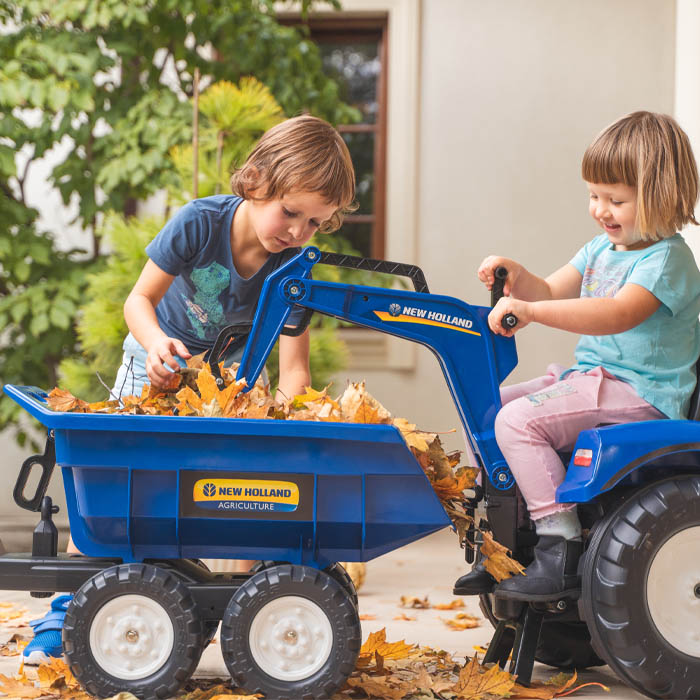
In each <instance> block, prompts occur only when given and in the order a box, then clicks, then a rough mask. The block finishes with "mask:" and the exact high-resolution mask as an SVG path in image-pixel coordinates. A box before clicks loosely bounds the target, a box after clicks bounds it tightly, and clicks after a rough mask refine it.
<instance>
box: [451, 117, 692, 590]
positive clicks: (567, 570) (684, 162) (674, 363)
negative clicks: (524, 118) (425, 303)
mask: <svg viewBox="0 0 700 700" xmlns="http://www.w3.org/2000/svg"><path fill="white" fill-rule="evenodd" d="M582 173H583V179H584V180H585V181H586V184H587V186H588V191H589V199H590V201H589V213H590V215H591V216H592V217H593V219H594V220H595V221H596V223H597V224H598V226H600V228H602V229H603V233H602V234H600V235H599V236H597V237H596V238H594V239H593V240H592V241H590V242H589V243H587V244H586V245H585V246H584V247H583V248H582V249H581V250H580V251H579V252H578V253H577V254H576V255H575V256H574V257H573V259H572V260H571V262H569V263H568V264H567V265H565V266H564V267H562V268H560V269H559V270H557V271H556V272H554V273H553V274H551V275H550V276H549V277H547V278H545V279H543V278H541V277H538V276H537V275H534V274H533V273H531V272H529V271H528V270H526V269H525V268H524V267H523V266H522V265H520V264H519V263H517V262H515V261H513V260H510V259H508V258H502V257H498V256H490V257H488V258H486V259H485V260H484V261H483V262H482V263H481V266H480V267H479V270H478V276H479V279H480V280H481V281H482V282H483V283H484V284H485V285H486V287H487V288H489V289H490V288H491V286H492V285H493V281H494V270H495V269H496V268H497V267H498V266H504V267H505V268H506V269H507V270H508V277H507V279H506V284H505V293H506V294H510V296H506V297H504V298H502V299H501V300H500V301H499V302H498V304H496V306H495V307H494V309H493V311H492V312H491V313H490V315H489V326H490V327H491V330H493V332H494V333H499V334H501V335H507V336H510V335H513V333H514V332H517V331H519V330H521V329H522V328H524V327H525V326H527V325H528V324H529V323H532V322H537V323H542V324H544V325H546V326H551V327H552V328H559V329H561V330H565V331H570V332H572V333H579V334H581V339H580V340H579V342H578V345H577V347H576V353H575V355H576V363H575V364H574V365H573V367H570V368H569V369H565V368H564V367H560V366H557V365H550V366H549V367H548V368H547V374H546V375H545V376H543V377H539V378H537V379H533V380H531V381H528V382H524V383H522V384H518V385H516V386H511V387H506V388H504V389H503V390H502V402H503V407H502V409H501V411H500V412H499V414H498V416H497V417H496V426H495V428H496V439H497V441H498V445H499V447H500V448H501V451H502V452H503V455H504V457H505V458H506V461H507V462H508V465H509V467H510V469H511V470H512V472H513V475H514V476H515V479H516V481H517V483H518V486H519V488H520V491H521V493H522V495H523V497H524V499H525V501H526V503H527V506H528V510H529V512H530V516H531V517H532V519H533V520H534V523H535V528H536V531H537V534H538V536H539V541H538V544H537V546H536V548H535V558H534V561H533V562H532V564H530V566H528V567H527V569H526V570H525V573H526V576H518V577H514V578H511V579H507V580H506V581H503V582H502V583H501V584H499V585H498V586H497V588H496V592H497V593H498V595H499V596H501V597H504V598H511V599H516V600H549V599H556V598H560V597H562V596H563V595H566V594H567V593H571V592H572V590H573V589H575V588H576V584H577V578H576V565H577V562H578V558H579V557H580V554H581V551H582V541H581V524H580V522H579V519H578V516H577V513H576V508H575V506H573V505H570V504H563V503H556V502H555V492H556V489H557V487H558V486H559V485H560V484H561V483H562V481H563V480H564V476H565V467H564V465H563V464H562V462H561V460H560V458H559V456H558V455H557V450H567V449H571V448H572V447H573V445H574V443H575V441H576V438H577V436H578V434H579V433H580V432H581V431H582V430H587V429H591V428H594V427H595V426H597V425H599V424H601V423H620V422H629V421H641V420H656V419H661V418H666V417H668V418H685V417H686V414H687V410H688V404H689V401H690V396H691V394H692V392H693V389H694V387H695V384H696V377H695V369H694V368H695V363H696V361H697V359H698V355H699V354H700V326H699V324H698V313H700V272H698V268H697V266H696V264H695V261H694V259H693V254H692V253H691V251H690V249H689V248H688V246H687V245H686V243H685V241H684V240H683V238H682V237H681V236H680V234H679V233H677V231H678V230H679V229H681V228H682V227H683V226H684V225H685V224H687V223H693V224H697V223H698V222H697V221H696V220H695V217H694V215H693V208H694V206H695V202H696V201H697V198H698V173H697V168H696V164H695V160H694V158H693V153H692V150H691V147H690V143H689V141H688V137H687V136H686V134H685V133H684V132H683V130H682V129H681V128H680V127H679V126H678V124H677V123H676V122H675V121H674V120H673V119H672V118H671V117H668V116H666V115H662V114H653V113H650V112H635V113H633V114H630V115H628V116H626V117H623V118H622V119H620V120H619V121H617V122H615V123H614V124H612V125H611V126H609V127H608V128H607V129H605V130H604V131H603V132H602V133H601V134H600V135H599V136H598V137H597V138H596V139H595V140H594V141H593V143H592V144H591V145H590V146H589V147H588V149H587V150H586V152H585V154H584V156H583V165H582ZM508 313H512V314H515V316H516V317H517V318H518V324H517V326H516V327H515V329H513V330H509V329H507V328H504V327H503V326H502V325H501V319H502V318H503V316H504V315H505V314H508ZM493 583H494V581H493V579H491V577H490V576H489V575H488V573H487V572H486V571H485V570H483V567H480V568H479V567H475V570H474V571H472V573H471V574H469V575H467V576H463V577H462V578H461V579H460V580H459V581H458V582H457V584H456V588H462V589H465V588H466V589H467V592H469V593H474V592H476V593H480V592H485V591H487V590H491V588H492V586H493Z"/></svg>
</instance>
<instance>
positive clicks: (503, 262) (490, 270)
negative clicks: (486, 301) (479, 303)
mask: <svg viewBox="0 0 700 700" xmlns="http://www.w3.org/2000/svg"><path fill="white" fill-rule="evenodd" d="M497 267H505V268H506V270H508V277H507V278H506V281H505V284H504V286H503V293H504V294H505V295H506V296H509V295H510V293H511V291H512V289H513V285H514V284H515V280H517V279H518V275H519V274H520V272H521V271H522V269H523V266H522V265H521V264H520V263H517V262H515V260H511V259H510V258H502V257H501V256H499V255H489V256H488V257H487V258H484V261H483V262H482V263H481V265H479V269H478V270H477V273H476V274H477V275H478V277H479V279H480V280H481V281H482V282H483V283H484V284H485V285H486V289H491V287H493V281H494V270H495V269H496V268H497Z"/></svg>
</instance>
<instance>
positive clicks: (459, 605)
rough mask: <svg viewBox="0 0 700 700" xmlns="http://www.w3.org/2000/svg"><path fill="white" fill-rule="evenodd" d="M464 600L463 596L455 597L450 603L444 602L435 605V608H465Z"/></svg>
mask: <svg viewBox="0 0 700 700" xmlns="http://www.w3.org/2000/svg"><path fill="white" fill-rule="evenodd" d="M463 607H464V601H463V600H462V599H461V598H455V599H454V600H453V601H452V602H450V603H442V604H438V605H433V610H456V609H457V608H463Z"/></svg>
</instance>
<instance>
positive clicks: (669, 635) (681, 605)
mask: <svg viewBox="0 0 700 700" xmlns="http://www.w3.org/2000/svg"><path fill="white" fill-rule="evenodd" d="M647 605H648V606H649V614H650V615H651V619H652V621H653V622H654V624H655V625H656V628H657V629H658V630H659V633H660V634H661V636H662V637H663V638H664V639H665V640H666V641H667V642H668V643H669V644H671V645H672V646H674V647H675V648H676V649H678V650H679V651H681V652H683V653H684V654H688V655H689V656H695V657H700V527H698V526H696V527H689V528H686V529H685V530H681V531H680V532H677V533H676V534H675V535H673V536H672V537H669V539H668V540H666V542H664V543H663V544H662V545H661V547H660V548H659V551H658V552H657V553H656V556H655V557H654V560H653V561H652V563H651V566H650V567H649V575H648V576H647Z"/></svg>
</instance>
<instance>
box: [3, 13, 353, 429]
mask: <svg viewBox="0 0 700 700" xmlns="http://www.w3.org/2000/svg"><path fill="white" fill-rule="evenodd" d="M315 2H316V0H302V2H301V10H302V12H304V13H305V12H307V11H308V10H309V9H311V8H312V7H313V5H314V4H315ZM332 4H333V6H334V7H338V4H337V1H336V0H333V3H332ZM286 5H289V6H290V7H291V6H292V3H291V2H276V1H274V0H130V1H129V2H123V0H0V22H2V24H3V33H2V34H0V322H1V323H2V325H0V328H2V329H3V331H2V334H0V381H2V382H3V383H4V382H10V383H16V384H30V385H38V386H43V387H50V386H53V385H55V383H56V375H57V367H58V363H59V362H61V361H62V360H66V359H67V358H69V357H74V356H75V354H76V351H77V338H76V333H75V332H74V330H73V324H74V322H75V319H76V315H77V310H78V307H79V306H80V304H81V303H82V302H83V300H84V299H85V298H86V295H87V294H94V293H95V290H93V288H92V286H91V287H90V291H89V292H88V291H86V288H87V285H88V278H87V273H91V274H92V275H95V274H96V275H99V274H101V271H102V270H103V261H102V260H101V259H100V258H101V251H100V245H101V239H100V236H99V227H100V220H101V217H102V216H103V215H105V214H108V213H109V212H112V211H117V212H123V211H125V209H127V208H128V207H129V206H130V205H131V203H132V202H133V201H135V200H139V199H144V198H146V197H147V196H149V195H150V194H152V193H154V192H156V191H157V190H160V189H162V188H163V187H164V186H166V185H171V186H173V185H176V184H177V183H178V181H179V175H178V174H177V173H176V171H175V167H174V161H173V159H172V158H170V156H169V154H170V152H171V149H172V148H173V147H175V146H182V145H183V144H187V143H189V142H190V141H191V138H192V127H191V121H192V119H191V106H190V104H189V102H188V99H187V98H189V97H191V95H192V92H193V76H194V70H195V68H199V70H200V73H201V75H202V84H203V85H207V84H210V83H216V82H218V81H221V80H229V81H233V82H238V81H239V80H240V79H241V78H242V77H246V76H255V77H256V78H257V79H258V80H260V81H261V82H262V83H263V84H264V85H266V86H267V88H268V89H269V90H270V92H271V93H272V95H274V97H275V99H276V101H277V102H278V103H279V105H280V106H281V108H282V110H283V112H284V113H285V114H287V115H294V114H298V113H300V112H301V111H308V112H310V113H312V114H316V115H318V116H321V117H324V118H326V119H328V120H329V121H331V122H333V123H339V122H347V121H353V120H356V119H357V118H358V114H357V112H356V110H354V109H352V108H350V107H348V106H347V105H345V104H343V103H342V102H341V100H340V99H339V96H338V88H337V86H336V84H335V83H334V82H333V81H332V80H330V79H329V78H327V77H326V76H325V75H324V73H323V71H322V66H321V59H320V56H319V52H318V49H317V48H316V46H315V45H314V44H313V42H311V41H310V40H309V39H308V37H307V36H305V35H304V33H303V32H302V31H300V30H299V29H296V28H292V27H285V26H282V25H281V24H280V23H279V22H278V21H277V19H276V17H275V12H277V11H279V10H280V9H284V7H285V6H286ZM294 6H295V7H299V6H298V5H294ZM213 47H216V48H215V49H214V48H213ZM59 144H61V148H60V149H56V148H55V147H56V146H57V145H59ZM49 151H51V152H52V161H51V162H55V165H54V166H53V168H52V171H51V173H50V182H51V184H52V185H53V186H54V187H55V188H56V189H57V190H58V192H59V193H60V195H61V197H62V199H63V201H64V203H66V204H69V203H70V204H71V205H72V206H74V207H76V208H77V214H76V222H77V223H78V224H80V225H81V226H82V227H83V228H84V230H85V241H84V244H82V243H81V247H82V248H84V251H82V252H80V251H71V252H60V251H59V250H58V249H57V247H56V245H55V244H54V238H55V237H56V236H57V235H58V234H60V231H57V230H48V231H46V230H41V229H40V228H39V227H38V225H37V221H36V217H37V212H36V211H35V210H34V209H32V208H31V207H30V206H29V204H28V202H27V198H26V192H25V188H26V186H27V182H28V180H27V174H28V172H29V171H30V170H31V169H32V166H33V164H34V163H35V162H36V161H38V160H39V159H42V158H43V157H44V156H46V155H47V154H48V153H49ZM59 154H60V155H59ZM224 191H226V190H224ZM200 194H201V193H200ZM114 226H115V225H114V224H113V223H110V224H108V228H109V227H114ZM118 237H119V236H115V238H118ZM105 274H107V273H106V272H105ZM110 274H114V271H113V270H111V272H110ZM92 280H93V278H92V277H90V283H89V284H90V285H92V284H93V281H92ZM134 280H135V276H131V277H130V279H129V283H130V284H133V281H134ZM97 289H98V290H101V289H103V288H102V287H99V286H98V288H97ZM102 293H103V292H102V291H100V294H102ZM122 300H123V297H121V298H120V300H119V302H117V300H116V296H115V297H114V301H115V304H116V303H120V302H121V301H122ZM89 313H90V312H89V310H87V309H86V311H85V316H84V318H85V319H88V318H90V316H89ZM120 315H121V312H120V313H119V316H120ZM95 320H99V319H95ZM100 322H101V321H100ZM105 322H106V321H105ZM85 323H88V324H89V323H91V321H88V320H86V321H85ZM81 327H82V326H81ZM78 337H80V338H81V339H82V337H83V336H82V335H80V334H78ZM109 342H110V343H111V342H112V337H110V341H109ZM107 355H108V352H107V351H105V357H107ZM109 359H110V361H111V357H110V358H109ZM79 362H80V361H79V360H78V361H73V362H71V363H64V365H63V367H64V371H66V372H67V373H68V372H69V369H68V368H69V367H72V368H73V370H72V374H71V376H72V377H76V376H77V374H79V372H78V369H77V367H78V364H79ZM83 374H84V373H83ZM76 381H77V379H76ZM19 413H20V411H19V409H18V408H17V407H16V406H15V404H14V403H12V402H10V401H9V400H8V399H7V398H6V397H0V430H1V429H3V428H5V427H6V426H8V425H10V424H13V425H15V426H16V425H17V416H18V415H19ZM17 436H18V439H19V440H21V441H23V440H25V439H26V435H25V434H24V432H23V431H22V430H21V429H18V430H17Z"/></svg>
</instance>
